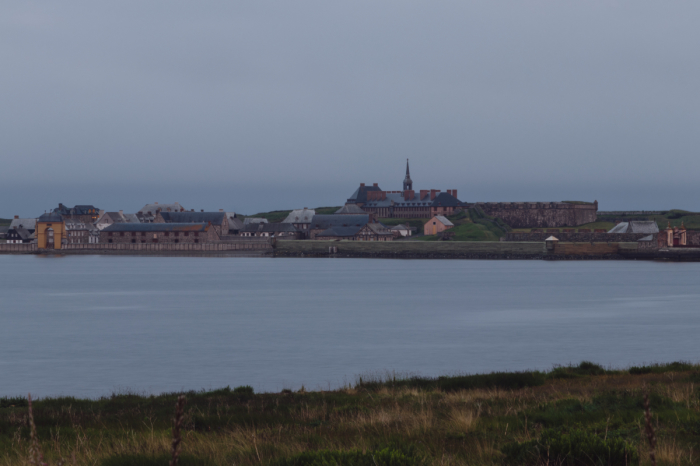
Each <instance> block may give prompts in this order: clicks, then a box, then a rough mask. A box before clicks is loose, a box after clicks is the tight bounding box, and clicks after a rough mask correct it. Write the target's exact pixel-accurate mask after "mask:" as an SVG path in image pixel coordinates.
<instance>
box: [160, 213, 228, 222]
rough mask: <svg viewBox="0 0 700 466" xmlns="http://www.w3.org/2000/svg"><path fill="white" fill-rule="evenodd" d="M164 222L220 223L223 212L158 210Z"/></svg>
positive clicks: (224, 215) (223, 216)
mask: <svg viewBox="0 0 700 466" xmlns="http://www.w3.org/2000/svg"><path fill="white" fill-rule="evenodd" d="M160 215H161V217H163V220H165V223H211V224H212V225H221V224H222V223H224V219H225V218H226V214H225V213H224V212H163V211H161V212H160Z"/></svg>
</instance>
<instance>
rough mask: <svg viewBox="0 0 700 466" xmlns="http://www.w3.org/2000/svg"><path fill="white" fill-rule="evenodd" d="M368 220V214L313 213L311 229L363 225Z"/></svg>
mask: <svg viewBox="0 0 700 466" xmlns="http://www.w3.org/2000/svg"><path fill="white" fill-rule="evenodd" d="M368 222H369V215H368V214H363V215H314V217H313V218H312V219H311V226H310V227H309V229H311V230H327V229H328V228H333V227H349V226H359V227H363V226H364V225H366V224H367V223H368Z"/></svg>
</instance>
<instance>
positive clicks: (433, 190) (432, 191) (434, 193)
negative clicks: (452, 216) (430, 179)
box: [430, 189, 440, 201]
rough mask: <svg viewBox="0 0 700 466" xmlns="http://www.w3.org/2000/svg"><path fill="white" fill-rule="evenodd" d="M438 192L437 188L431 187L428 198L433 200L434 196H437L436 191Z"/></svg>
mask: <svg viewBox="0 0 700 466" xmlns="http://www.w3.org/2000/svg"><path fill="white" fill-rule="evenodd" d="M439 192H440V190H439V189H431V190H430V200H431V201H434V200H435V196H437V193H439Z"/></svg>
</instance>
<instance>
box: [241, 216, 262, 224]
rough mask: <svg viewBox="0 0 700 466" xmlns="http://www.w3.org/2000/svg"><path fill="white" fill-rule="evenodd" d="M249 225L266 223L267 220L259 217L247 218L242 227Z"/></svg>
mask: <svg viewBox="0 0 700 466" xmlns="http://www.w3.org/2000/svg"><path fill="white" fill-rule="evenodd" d="M251 223H267V219H266V218H261V217H247V218H246V219H245V220H244V221H243V225H249V224H251Z"/></svg>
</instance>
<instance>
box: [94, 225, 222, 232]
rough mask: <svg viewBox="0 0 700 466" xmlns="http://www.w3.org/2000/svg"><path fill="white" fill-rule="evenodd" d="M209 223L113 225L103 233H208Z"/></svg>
mask: <svg viewBox="0 0 700 466" xmlns="http://www.w3.org/2000/svg"><path fill="white" fill-rule="evenodd" d="M208 228H209V224H207V223H113V224H111V225H110V226H108V227H107V228H105V229H104V230H102V231H118V232H121V231H136V232H141V231H143V232H158V231H207V230H208Z"/></svg>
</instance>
